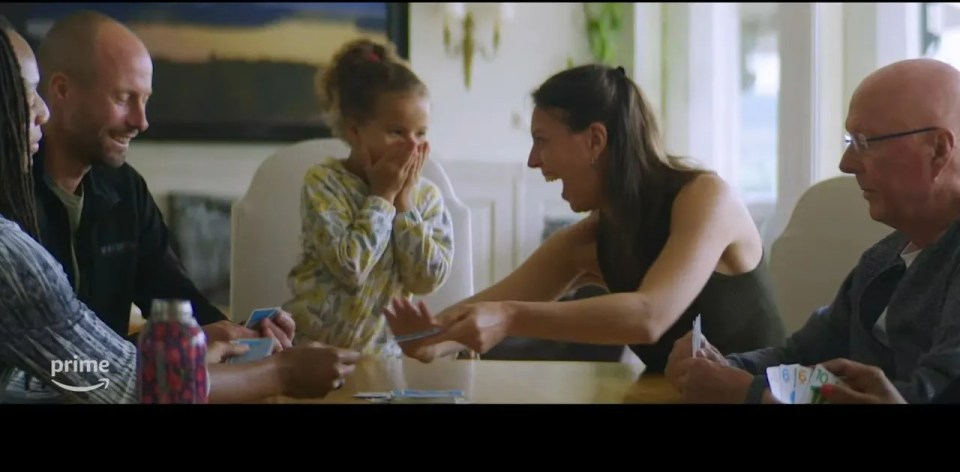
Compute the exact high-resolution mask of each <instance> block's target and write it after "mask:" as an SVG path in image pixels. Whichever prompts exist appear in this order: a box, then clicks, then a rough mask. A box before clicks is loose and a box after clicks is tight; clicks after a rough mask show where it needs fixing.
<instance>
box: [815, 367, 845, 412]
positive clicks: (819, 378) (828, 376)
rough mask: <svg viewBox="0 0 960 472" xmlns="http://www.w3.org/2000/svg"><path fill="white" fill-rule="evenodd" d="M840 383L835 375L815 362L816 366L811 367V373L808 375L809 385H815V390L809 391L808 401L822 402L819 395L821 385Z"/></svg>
mask: <svg viewBox="0 0 960 472" xmlns="http://www.w3.org/2000/svg"><path fill="white" fill-rule="evenodd" d="M842 383H843V382H841V381H840V379H839V378H837V376H836V375H833V374H832V373H831V372H830V371H829V370H827V369H824V368H823V366H822V365H820V364H817V365H816V367H814V368H813V373H812V374H811V375H810V387H811V388H814V387H815V390H812V391H811V398H810V403H823V398H821V397H820V386H821V385H825V384H830V385H840V384H842Z"/></svg>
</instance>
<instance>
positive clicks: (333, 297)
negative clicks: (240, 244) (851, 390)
mask: <svg viewBox="0 0 960 472" xmlns="http://www.w3.org/2000/svg"><path fill="white" fill-rule="evenodd" d="M317 88H318V92H319V96H320V99H321V103H322V105H323V107H324V108H325V111H326V112H327V115H328V120H329V122H330V124H331V128H332V129H333V130H334V133H335V134H336V135H337V136H339V137H340V138H341V139H343V140H344V141H345V142H346V143H347V144H348V145H349V146H350V155H349V157H347V158H346V159H345V160H344V159H337V158H333V157H329V156H326V157H327V159H326V160H324V161H323V162H321V163H319V164H317V165H315V166H313V167H312V168H311V169H310V170H309V171H308V172H307V174H306V176H305V178H304V185H303V196H302V201H301V215H302V218H303V226H302V228H303V230H302V235H301V243H302V246H303V252H302V254H301V257H300V261H299V262H298V263H297V265H296V266H295V267H294V268H293V270H291V271H290V276H289V284H290V289H291V291H292V293H293V299H291V300H290V301H288V302H287V303H285V304H284V305H283V309H284V310H286V311H288V312H289V313H291V314H292V315H293V317H294V319H295V320H296V325H297V334H296V340H297V341H306V340H309V341H320V342H323V343H326V344H330V345H333V346H338V347H343V348H351V349H355V350H358V351H361V352H362V353H363V354H373V355H382V356H397V357H399V356H401V355H402V353H401V351H400V348H399V347H398V346H397V345H396V343H395V342H394V341H393V338H392V336H391V335H390V333H389V330H388V329H387V327H386V323H385V320H384V318H383V315H382V312H383V309H384V307H386V306H387V303H388V302H389V301H390V300H391V299H393V298H394V297H404V298H409V297H410V296H411V295H413V294H416V295H426V294H428V293H431V292H433V291H434V290H436V289H437V288H439V287H440V285H441V284H443V282H444V280H445V279H446V276H447V274H448V273H449V270H450V265H451V263H452V260H453V225H452V222H451V219H450V214H449V212H448V211H447V209H446V208H445V207H444V203H443V198H442V196H441V194H440V191H439V190H438V189H437V187H436V186H434V185H433V184H431V183H430V182H428V181H426V180H422V179H420V171H421V169H422V168H423V165H424V161H425V160H426V159H427V156H428V153H429V145H428V143H427V141H426V134H427V123H428V122H429V117H430V104H429V101H428V97H427V89H426V86H425V85H424V84H423V82H421V81H420V79H419V78H418V77H417V76H416V74H414V73H413V71H411V70H410V69H409V68H408V67H407V66H406V65H405V64H404V63H403V62H401V60H400V59H399V58H397V57H396V56H395V54H394V53H393V51H392V50H390V49H388V48H387V47H385V46H383V45H380V44H377V43H374V42H372V41H369V40H365V39H362V40H357V41H354V42H351V43H349V44H347V45H346V46H344V47H343V48H342V49H341V50H340V52H339V53H338V54H337V55H336V56H335V57H334V60H333V63H332V64H331V65H330V68H329V69H328V70H326V71H325V72H324V73H322V75H320V76H319V80H318V84H317Z"/></svg>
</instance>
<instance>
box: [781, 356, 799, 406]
mask: <svg viewBox="0 0 960 472" xmlns="http://www.w3.org/2000/svg"><path fill="white" fill-rule="evenodd" d="M777 369H778V370H777V375H779V376H780V398H781V401H783V402H784V403H790V404H793V403H796V394H795V389H794V381H795V379H796V369H797V365H796V364H791V365H781V366H779V367H778V368H777Z"/></svg>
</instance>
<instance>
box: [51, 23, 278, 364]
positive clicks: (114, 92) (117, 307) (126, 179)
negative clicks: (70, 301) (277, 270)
mask: <svg viewBox="0 0 960 472" xmlns="http://www.w3.org/2000/svg"><path fill="white" fill-rule="evenodd" d="M38 56H39V62H40V79H41V83H40V93H41V95H42V96H43V98H44V99H45V100H46V102H47V104H48V106H49V107H50V115H51V116H50V120H49V121H48V122H47V124H46V125H45V126H44V129H43V131H44V140H43V145H42V147H41V149H40V152H39V153H38V154H37V157H36V158H35V159H34V178H35V186H34V187H35V190H36V197H37V205H38V213H39V220H40V230H41V231H40V234H41V237H42V240H43V241H42V242H43V245H44V247H45V248H46V249H47V250H48V251H49V252H50V253H51V254H52V255H53V256H54V257H55V258H56V259H57V260H58V261H59V262H60V263H61V264H62V265H63V268H64V270H65V271H66V273H67V277H68V279H69V281H70V284H71V285H72V286H73V288H74V291H75V293H76V294H77V296H78V297H79V298H80V300H81V301H83V302H84V303H85V304H86V305H87V306H89V307H90V308H91V309H92V310H93V311H94V312H95V313H96V314H97V315H98V316H99V317H100V318H101V319H102V320H103V321H104V322H105V323H106V324H107V325H108V326H110V327H111V328H112V329H113V330H114V331H116V332H117V333H118V334H120V335H123V336H126V335H127V331H128V326H129V323H130V311H131V304H132V303H135V304H136V305H137V306H138V307H139V308H140V310H141V311H142V313H143V316H144V317H145V318H149V317H150V310H151V305H152V301H153V300H154V299H158V298H177V299H186V300H190V301H191V302H192V305H193V310H194V316H195V317H196V318H197V320H198V322H199V323H200V324H201V326H202V327H203V330H204V331H205V332H206V334H207V337H208V338H209V339H211V340H219V341H227V340H231V339H237V338H250V337H258V336H266V337H271V338H273V339H274V340H276V341H277V342H276V343H275V345H276V348H277V349H281V348H285V347H289V346H290V345H291V341H290V339H291V338H292V335H293V331H294V323H293V319H292V318H291V317H290V316H289V315H288V314H286V313H281V315H280V316H279V317H276V318H274V319H272V320H266V321H264V322H263V323H262V324H260V325H259V333H258V332H256V331H253V330H250V329H246V328H244V327H242V326H239V325H237V324H234V323H233V322H231V321H229V320H228V319H227V317H226V316H224V314H223V313H221V312H220V311H219V310H218V309H217V308H215V307H214V306H213V305H212V304H211V303H210V302H209V301H208V300H207V299H206V298H205V297H204V296H203V295H202V294H201V293H200V291H199V290H198V289H197V288H196V286H195V285H194V284H193V283H192V282H191V281H190V279H189V278H188V277H187V275H186V273H185V271H184V269H183V266H182V264H181V263H180V262H179V260H178V259H177V257H176V256H175V255H174V253H173V251H172V250H171V249H170V245H169V235H168V231H167V227H166V225H165V224H164V221H163V217H162V215H161V214H160V211H159V209H158V207H157V205H156V203H155V202H154V200H153V197H152V196H151V195H150V192H149V190H148V189H147V184H146V182H145V181H144V179H143V177H142V176H140V174H139V173H137V171H136V170H134V169H133V167H131V166H130V165H129V164H127V163H126V162H125V159H126V153H127V149H128V148H129V147H130V143H131V141H132V140H133V139H134V138H135V137H136V136H137V135H139V134H140V133H142V132H143V131H145V130H146V129H147V127H148V126H149V123H148V121H147V109H146V107H147V100H148V99H149V98H150V95H151V93H152V92H153V89H152V80H153V64H152V61H151V58H150V54H149V53H148V51H147V48H146V47H145V46H144V44H143V43H142V42H141V41H140V39H138V38H137V37H136V35H134V34H133V32H131V31H130V30H129V29H127V28H126V27H125V26H123V25H122V24H120V23H118V22H116V21H114V20H113V19H111V18H109V17H107V16H105V15H102V14H100V13H95V12H80V13H76V14H73V15H71V16H68V17H66V18H63V19H62V20H60V21H59V22H57V23H56V24H55V25H54V26H53V27H52V28H51V29H50V31H49V32H48V33H47V36H46V37H45V38H44V40H43V43H42V44H41V46H40V50H39V54H38ZM278 303H279V301H278Z"/></svg>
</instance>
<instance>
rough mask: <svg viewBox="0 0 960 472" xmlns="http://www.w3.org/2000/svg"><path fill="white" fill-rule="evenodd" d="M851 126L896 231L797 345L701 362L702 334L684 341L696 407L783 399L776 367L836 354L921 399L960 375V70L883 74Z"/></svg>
mask: <svg viewBox="0 0 960 472" xmlns="http://www.w3.org/2000/svg"><path fill="white" fill-rule="evenodd" d="M846 128H847V131H848V132H849V137H848V146H847V149H846V151H845V152H844V154H843V158H842V159H841V161H840V170H841V171H843V172H844V173H847V174H852V175H854V176H855V177H856V180H857V183H858V185H859V186H860V188H861V189H863V198H865V199H866V200H867V202H868V203H869V211H870V216H871V217H872V218H873V219H875V220H876V221H879V222H882V223H885V224H887V225H889V226H891V227H892V228H894V229H895V230H896V231H894V232H893V233H892V234H890V235H889V236H887V237H886V238H884V239H883V240H881V241H879V242H878V243H876V244H875V245H874V246H873V247H871V248H870V249H868V250H867V251H865V252H864V253H863V255H862V256H861V258H860V261H859V263H858V264H857V266H856V267H855V268H854V269H853V270H852V271H851V272H850V274H849V275H848V276H847V278H846V280H845V281H844V283H843V285H842V286H841V287H840V290H839V293H838V294H837V296H836V298H835V299H834V301H833V303H832V304H830V305H829V306H826V307H823V308H821V309H819V310H818V311H817V312H815V313H814V314H813V316H812V317H811V318H810V319H809V320H808V321H807V323H806V324H805V325H804V326H803V327H802V328H801V329H800V330H799V331H797V332H796V333H795V334H794V335H793V336H791V337H790V338H789V339H788V340H787V343H786V345H785V346H783V347H776V348H773V347H771V348H767V349H761V350H758V351H753V352H747V353H741V354H733V355H728V356H726V357H724V356H722V355H721V353H719V352H717V351H716V349H714V348H713V347H712V346H710V344H709V343H704V345H703V347H702V349H701V351H700V353H701V354H702V357H696V358H692V357H691V351H692V349H691V338H690V336H689V335H688V336H687V337H684V338H681V339H680V340H679V341H677V344H676V345H675V346H674V350H673V352H672V354H671V356H670V361H669V363H668V366H667V375H668V377H669V378H670V379H671V381H672V382H673V383H674V385H675V386H676V387H677V388H678V389H679V390H680V391H681V393H682V394H683V395H684V397H685V398H686V399H687V400H689V401H705V402H743V401H747V402H761V401H764V402H773V401H774V399H773V398H772V396H771V394H770V391H769V385H768V384H767V376H766V369H767V367H770V366H779V365H791V364H800V365H805V366H815V365H817V364H820V363H824V362H828V361H831V360H834V359H848V360H852V361H854V362H858V363H862V364H865V365H870V366H875V367H879V368H880V369H881V370H882V371H883V373H884V374H885V375H886V376H887V377H888V378H889V379H890V380H891V381H892V385H893V386H894V387H895V388H896V390H897V392H898V393H899V395H900V396H901V397H902V398H903V400H904V401H906V402H909V403H928V402H930V401H932V400H933V399H934V398H937V397H938V395H941V394H943V393H944V391H945V389H946V388H947V387H948V385H950V384H951V382H955V381H956V379H958V378H960V220H958V217H960V156H958V148H957V144H958V143H957V137H958V136H960V71H957V70H956V69H954V68H953V67H951V66H950V65H948V64H945V63H943V62H939V61H935V60H931V59H915V60H907V61H902V62H897V63H895V64H891V65H889V66H886V67H884V68H882V69H879V70H877V71H876V72H874V73H873V74H871V75H870V76H869V77H867V78H866V79H864V81H863V82H862V83H861V84H860V86H859V87H858V88H857V90H856V91H855V92H854V94H853V97H852V98H851V101H850V109H849V112H848V116H847V121H846ZM834 224H837V225H843V224H844V222H843V221H837V222H834ZM778 290H790V287H778ZM940 398H943V397H940Z"/></svg>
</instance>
